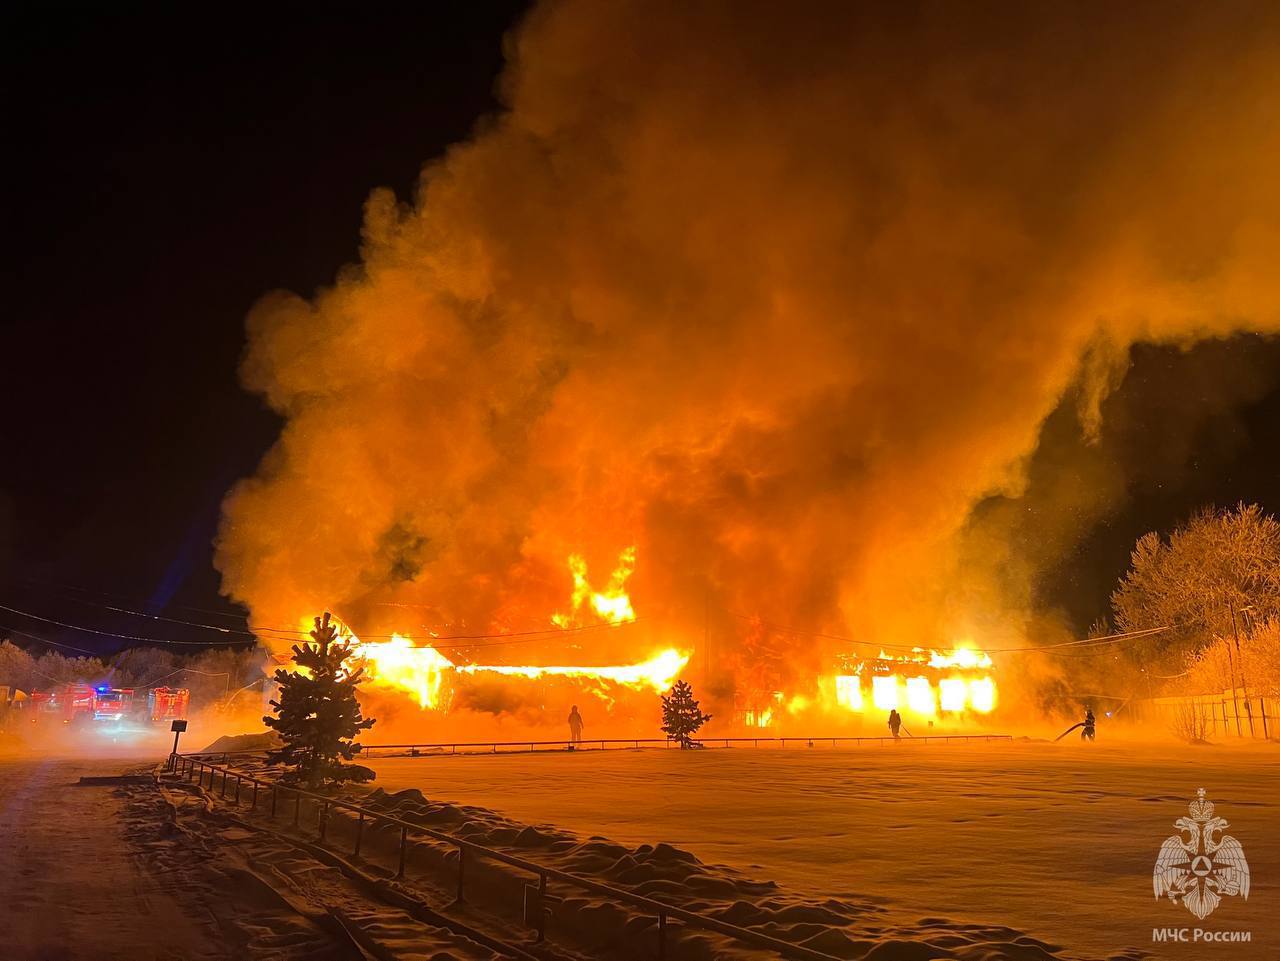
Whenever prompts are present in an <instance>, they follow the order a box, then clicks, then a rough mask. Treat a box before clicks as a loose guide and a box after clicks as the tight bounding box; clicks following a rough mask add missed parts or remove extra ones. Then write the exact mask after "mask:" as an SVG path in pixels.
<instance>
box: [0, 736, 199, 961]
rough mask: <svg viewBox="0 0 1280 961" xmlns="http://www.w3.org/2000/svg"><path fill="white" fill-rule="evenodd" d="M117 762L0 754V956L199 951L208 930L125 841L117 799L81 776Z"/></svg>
mask: <svg viewBox="0 0 1280 961" xmlns="http://www.w3.org/2000/svg"><path fill="white" fill-rule="evenodd" d="M128 766H129V765H128V764H127V763H125V764H122V762H121V761H120V760H109V761H103V760H70V759H66V758H61V759H53V758H49V757H31V756H16V755H11V754H10V755H4V756H0V852H2V853H0V958H4V959H6V961H7V959H13V961H46V959H48V961H55V959H56V961H115V959H121V961H143V959H152V958H155V959H162V958H163V959H170V961H171V959H175V958H184V959H186V958H205V957H208V956H209V955H208V954H207V953H206V947H207V946H208V945H209V944H210V936H209V932H208V931H207V930H204V929H202V927H201V925H200V924H199V923H198V922H197V921H196V920H194V919H193V916H192V914H191V913H190V912H189V911H188V910H186V907H185V905H184V904H183V903H182V899H181V898H180V896H179V895H178V894H176V893H175V891H174V890H173V886H172V885H171V884H169V883H167V881H166V880H165V879H163V878H160V877H157V876H155V875H154V874H151V873H150V872H148V871H146V870H145V869H144V868H143V867H142V866H141V865H139V864H138V863H137V861H136V860H135V859H134V858H133V856H132V849H131V846H130V844H129V842H128V840H127V839H126V836H125V829H126V822H125V819H124V818H123V816H122V815H123V805H124V802H123V800H122V799H121V798H120V797H118V796H117V794H116V792H115V791H114V790H113V789H112V788H110V787H79V786H76V785H77V782H78V781H79V779H80V777H82V776H86V775H87V776H104V775H115V774H119V773H120V772H121V770H122V768H124V767H128Z"/></svg>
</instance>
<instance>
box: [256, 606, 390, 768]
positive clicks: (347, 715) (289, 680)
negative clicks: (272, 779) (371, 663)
mask: <svg viewBox="0 0 1280 961" xmlns="http://www.w3.org/2000/svg"><path fill="white" fill-rule="evenodd" d="M311 639H312V642H313V643H310V644H307V643H304V644H301V645H296V644H295V645H294V648H293V661H294V663H295V664H297V665H298V667H300V668H302V669H303V670H302V671H286V670H284V669H283V668H281V669H280V670H278V671H276V675H275V677H276V682H277V683H278V684H279V685H280V699H279V700H278V701H272V702H271V706H272V708H274V709H275V716H274V717H272V716H270V715H268V716H266V717H264V718H263V719H262V720H263V722H264V723H265V724H266V725H267V727H269V728H271V729H273V730H274V731H275V732H276V733H277V734H279V735H280V739H281V740H282V741H283V742H284V744H283V746H282V747H281V748H280V749H279V750H277V751H270V752H268V754H267V763H268V764H283V765H285V766H286V767H287V768H288V770H287V771H286V772H285V774H284V776H283V780H285V781H287V782H290V783H302V784H306V785H308V786H310V787H321V786H323V785H325V784H338V783H341V782H343V781H357V782H363V781H372V780H373V778H374V776H375V775H374V772H373V771H372V770H370V769H369V768H367V767H363V766H361V765H359V764H347V763H343V762H345V761H350V760H351V759H352V758H354V757H355V756H356V755H357V754H358V753H359V752H360V745H359V744H357V743H356V742H355V740H354V739H355V738H356V736H357V735H359V733H360V732H361V731H364V730H368V729H369V728H370V727H372V726H373V718H365V717H363V716H362V715H361V713H360V701H359V700H358V699H357V698H356V686H357V685H358V684H359V683H360V682H361V681H362V680H363V679H364V668H362V667H361V668H356V670H354V671H352V670H350V669H348V668H347V667H346V663H345V662H346V660H347V658H348V657H350V656H351V645H350V643H349V642H346V641H340V640H339V639H338V628H337V626H336V625H335V624H333V623H331V622H330V619H329V612H328V611H326V612H325V614H324V617H323V618H319V617H317V618H316V619H315V630H313V631H311Z"/></svg>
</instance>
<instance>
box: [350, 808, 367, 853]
mask: <svg viewBox="0 0 1280 961" xmlns="http://www.w3.org/2000/svg"><path fill="white" fill-rule="evenodd" d="M363 840H364V812H363V811H361V812H360V819H359V820H358V821H356V846H355V849H354V850H352V852H351V856H352V857H357V858H358V857H360V842H361V841H363Z"/></svg>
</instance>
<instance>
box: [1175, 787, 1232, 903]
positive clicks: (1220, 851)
mask: <svg viewBox="0 0 1280 961" xmlns="http://www.w3.org/2000/svg"><path fill="white" fill-rule="evenodd" d="M1196 795H1197V796H1196V799H1195V800H1194V801H1192V802H1191V804H1190V805H1188V807H1189V810H1190V812H1191V817H1181V818H1178V820H1176V821H1174V822H1173V824H1174V827H1176V828H1178V830H1179V831H1181V832H1182V833H1181V834H1175V835H1173V836H1172V837H1169V838H1167V839H1166V840H1165V842H1164V844H1162V845H1161V846H1160V856H1159V857H1157V858H1156V868H1155V871H1154V872H1153V874H1152V876H1151V880H1152V884H1153V886H1154V887H1155V892H1156V897H1157V898H1158V897H1160V896H1161V895H1167V896H1168V898H1169V900H1170V901H1172V902H1173V903H1175V904H1177V903H1178V902H1179V901H1181V902H1182V903H1183V905H1185V906H1186V909H1187V910H1188V911H1190V912H1191V913H1192V914H1194V915H1195V916H1196V917H1197V918H1200V919H1202V920H1203V919H1204V918H1206V917H1208V916H1209V915H1210V914H1211V913H1213V910H1214V909H1215V908H1216V907H1217V906H1218V905H1219V904H1221V903H1222V899H1223V898H1224V897H1234V896H1236V895H1239V896H1240V897H1241V898H1243V899H1245V900H1248V898H1249V862H1248V861H1246V860H1245V859H1244V848H1242V847H1241V846H1240V842H1239V841H1237V840H1236V839H1235V838H1233V837H1231V835H1229V834H1223V833H1222V832H1223V831H1224V830H1226V828H1227V827H1228V824H1227V822H1226V820H1225V819H1224V818H1220V817H1214V816H1213V803H1212V802H1211V801H1209V800H1208V799H1207V798H1205V796H1204V788H1200V790H1198V791H1197V792H1196Z"/></svg>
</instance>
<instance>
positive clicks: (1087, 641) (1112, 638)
mask: <svg viewBox="0 0 1280 961" xmlns="http://www.w3.org/2000/svg"><path fill="white" fill-rule="evenodd" d="M722 610H723V611H724V612H725V613H726V614H730V615H732V616H733V617H738V618H742V619H743V620H749V621H754V620H757V618H756V617H755V616H754V615H751V614H740V613H738V612H737V611H731V610H729V609H728V608H722ZM760 624H761V625H762V626H764V627H767V628H769V629H770V630H773V631H777V632H779V633H781V634H795V635H800V636H805V637H821V638H824V639H826V640H831V641H841V642H842V643H846V644H863V645H866V646H868V647H874V648H878V649H880V650H883V651H911V652H915V651H922V650H926V648H923V647H921V646H920V645H918V644H916V645H906V644H878V643H876V642H875V641H868V640H866V639H864V638H856V637H844V636H842V635H840V634H828V633H825V632H823V631H804V630H800V629H798V628H789V627H783V626H781V625H778V624H771V623H769V622H767V621H760ZM1171 629H1172V628H1171V627H1169V626H1164V627H1149V628H1145V629H1143V630H1141V631H1129V632H1127V633H1124V634H1109V635H1107V636H1106V637H1086V638H1081V639H1079V640H1073V641H1063V642H1061V643H1058V644H1045V645H1044V646H1042V647H995V648H990V647H989V648H983V652H984V653H986V654H1020V653H1047V652H1049V651H1052V650H1053V649H1055V648H1061V647H1083V646H1093V645H1103V644H1115V643H1119V642H1121V641H1125V640H1130V639H1137V638H1141V637H1150V636H1151V635H1153V634H1160V633H1163V632H1164V631H1168V630H1171Z"/></svg>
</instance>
